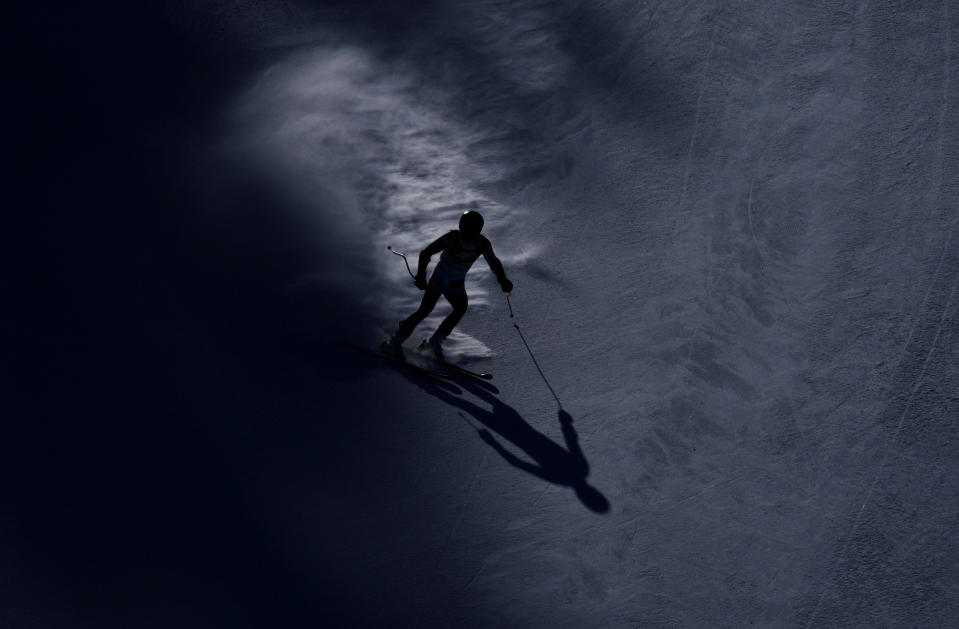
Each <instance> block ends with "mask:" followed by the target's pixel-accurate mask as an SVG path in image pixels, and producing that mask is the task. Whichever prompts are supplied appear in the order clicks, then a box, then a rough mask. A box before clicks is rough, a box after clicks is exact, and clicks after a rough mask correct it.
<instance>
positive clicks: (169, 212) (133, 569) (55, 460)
mask: <svg viewBox="0 0 959 629" xmlns="http://www.w3.org/2000/svg"><path fill="white" fill-rule="evenodd" d="M11 19H12V23H16V24H18V25H21V27H20V30H22V31H23V32H25V33H29V41H26V42H22V44H23V45H22V46H20V45H19V44H20V43H21V42H14V44H13V45H14V46H15V47H16V48H17V49H20V50H23V51H24V55H23V56H22V58H21V59H19V60H18V62H17V63H16V64H14V65H15V66H16V69H15V75H14V76H13V77H12V78H13V84H12V85H11V87H10V90H11V93H12V94H16V95H17V98H16V99H12V100H14V101H15V103H14V104H15V106H16V108H17V111H16V113H15V115H14V116H13V117H12V119H13V120H15V121H16V124H15V125H14V127H15V132H14V136H13V137H12V138H11V139H10V146H9V149H10V150H11V152H13V153H15V154H16V155H17V161H18V167H17V168H18V170H17V171H16V175H15V178H16V180H17V181H16V187H15V189H14V190H13V195H12V196H13V197H14V198H17V199H19V202H18V203H14V204H11V206H10V207H11V212H10V214H11V215H12V216H11V217H12V222H13V226H12V227H11V228H10V229H9V230H4V231H5V235H6V236H7V239H9V240H10V241H12V242H10V243H9V245H8V246H5V247H3V248H2V250H3V255H4V256H5V257H6V258H8V259H9V265H8V266H6V267H5V268H8V269H15V272H11V273H9V274H5V276H6V277H5V278H4V300H5V304H7V305H8V307H6V308H4V313H3V326H2V327H3V329H4V333H3V334H4V340H5V346H4V352H3V357H2V358H0V374H2V375H3V376H4V378H3V381H4V382H3V384H2V385H0V386H2V387H3V389H4V395H3V396H2V403H3V408H2V409H0V416H2V418H3V421H2V422H0V424H2V425H0V474H2V475H3V477H4V478H5V479H7V480H6V481H5V482H4V483H3V484H2V487H0V504H2V505H3V507H2V513H0V555H2V556H3V557H4V561H3V562H2V565H0V584H2V588H0V625H2V626H4V627H10V628H12V629H18V628H19V627H27V626H42V627H45V628H48V629H60V628H63V629H66V628H70V629H86V628H88V627H90V628H92V627H97V628H98V629H114V628H117V629H119V628H121V627H123V628H138V627H156V626H170V627H174V626H175V627H181V628H184V629H193V628H197V629H200V628H203V629H205V628H208V627H237V628H240V629H245V628H253V627H256V628H259V627H306V626H347V625H352V626H363V622H362V620H361V619H362V618H363V613H364V609H365V608H367V607H368V605H369V603H370V601H371V600H375V599H377V598H378V597H377V595H378V593H379V592H377V591H376V590H375V589H372V588H371V589H368V591H363V589H362V588H361V587H354V588H353V589H351V590H347V589H346V588H345V587H344V586H343V572H344V571H346V570H347V569H348V568H349V566H344V565H338V564H336V563H335V562H332V561H327V560H326V556H325V555H323V554H322V553H320V552H319V551H318V552H317V553H316V554H315V555H314V558H313V559H312V560H305V561H301V560H300V559H292V558H291V553H290V548H288V547H286V546H285V545H286V544H287V543H288V540H284V539H282V535H281V534H278V533H277V531H276V528H277V527H276V523H277V522H276V521H277V515H276V510H273V509H271V505H270V501H272V500H278V501H280V502H278V503H277V504H276V505H273V506H276V507H279V508H280V509H278V510H280V511H282V509H284V508H290V507H291V505H292V504H295V502H294V500H295V499H294V498H289V499H287V502H286V503H283V502H282V501H283V498H282V496H284V495H285V494H284V492H287V491H289V492H290V494H289V495H291V496H293V495H295V494H296V493H297V492H296V491H295V490H296V488H295V487H294V488H292V489H291V487H290V486H291V484H292V483H293V482H295V481H297V480H298V479H304V480H303V482H309V483H310V485H309V490H310V491H311V492H312V495H314V496H315V501H314V503H313V504H312V505H310V508H311V509H315V510H317V511H319V512H328V513H336V514H337V516H338V517H336V518H333V517H330V518H325V519H324V520H319V519H318V520H319V521H320V522H321V524H320V525H318V526H316V527H315V528H314V529H312V530H310V531H309V539H310V540H313V541H315V543H316V545H317V547H319V548H321V549H322V548H325V547H326V546H325V545H329V546H333V543H332V542H329V541H328V540H337V541H336V544H337V547H338V548H342V547H347V548H350V549H354V550H356V552H357V554H360V555H362V553H363V552H365V546H364V544H365V540H362V539H355V538H349V537H346V538H345V536H344V534H343V530H344V529H349V524H350V523H351V522H353V521H361V522H367V521H368V520H369V518H366V514H365V513H364V509H365V508H366V507H365V505H364V501H363V497H364V496H365V495H366V494H367V493H377V492H378V491H379V489H378V488H377V487H376V486H375V485H372V483H375V482H376V479H377V478H382V476H383V475H384V473H385V472H384V470H385V469H392V470H396V469H402V468H403V465H404V463H403V460H404V459H403V457H404V455H403V453H402V452H401V449H400V448H399V447H394V444H391V443H390V442H389V440H390V439H393V438H398V437H395V436H394V435H391V434H387V435H386V436H384V437H383V438H382V440H383V441H384V442H386V443H385V444H384V445H382V446H381V447H379V448H377V449H373V448H370V447H369V444H368V442H367V441H366V440H365V439H364V438H363V437H362V436H360V435H358V434H357V425H358V424H359V425H360V427H362V428H364V429H365V428H366V426H365V425H363V421H364V417H363V415H364V413H366V412H367V411H368V405H369V404H370V402H368V401H367V400H362V399H359V400H357V399H350V400H347V401H344V400H343V399H342V398H341V397H338V389H337V387H336V386H335V385H334V384H332V383H331V382H330V378H332V376H333V375H334V374H341V373H343V372H344V371H345V372H349V371H350V370H352V369H364V368H366V367H365V366H364V365H362V364H361V363H362V361H360V360H358V359H352V360H351V359H350V357H349V356H347V355H345V353H339V354H338V353H336V352H335V351H332V350H331V349H330V348H331V347H332V344H331V342H330V338H331V337H334V338H335V335H336V333H337V332H339V331H343V330H350V329H356V328H362V327H363V326H365V325H367V320H366V319H365V318H364V317H363V316H362V315H361V314H359V313H362V308H360V307H357V303H358V302H357V301H356V300H355V297H356V295H357V293H358V292H360V291H362V287H361V286H360V285H359V284H357V283H356V282H354V281H352V278H351V277H349V276H348V274H347V275H345V276H344V274H346V273H347V272H346V271H343V270H344V269H351V270H355V271H357V272H358V273H360V274H361V275H362V273H363V272H364V269H363V268H362V267H359V268H357V267H356V264H355V258H345V259H344V258H342V257H339V256H340V254H342V253H343V249H342V248H337V247H336V245H337V240H338V238H339V233H338V232H335V231H329V232H327V233H325V234H323V233H322V230H320V231H321V234H320V237H317V238H313V237H312V236H314V235H315V234H316V230H312V229H311V230H307V229H303V225H300V224H298V223H297V221H296V220H294V219H291V218H290V217H291V216H295V215H296V214H297V212H296V211H295V208H293V207H291V205H292V204H295V203H296V202H297V201H296V200H295V199H290V198H289V197H287V196H284V195H283V194H281V193H280V192H279V191H278V188H277V186H275V185H274V183H275V182H273V181H272V180H271V179H270V178H269V177H265V176H258V177H252V176H249V174H250V173H249V171H244V170H243V169H242V168H236V169H234V168H232V166H231V168H230V169H229V170H230V172H223V171H220V172H219V173H215V171H216V168H215V167H214V168H210V164H206V165H203V162H202V160H198V159H196V151H195V149H196V147H198V146H205V145H206V143H207V136H210V135H214V127H215V124H214V122H213V121H212V119H214V118H215V117H216V115H218V113H219V112H221V111H222V108H223V104H224V102H225V101H226V100H228V98H229V96H230V95H231V94H232V93H233V92H234V90H235V89H236V88H237V86H238V85H239V84H241V83H242V82H244V81H245V80H248V79H249V76H250V75H251V74H252V73H254V72H255V70H256V69H258V68H260V67H262V66H263V65H264V64H265V63H266V59H265V58H264V57H265V56H267V55H268V54H272V53H268V52H267V53H261V52H257V53H256V54H253V53H251V52H250V51H249V50H245V49H242V47H240V46H239V45H238V44H236V43H235V42H233V41H231V40H230V39H229V38H224V39H221V40H219V41H217V42H216V43H215V45H211V42H209V41H201V40H198V39H196V38H193V37H191V36H190V34H189V33H184V32H181V31H179V30H178V29H177V28H176V27H175V26H173V25H171V24H169V23H167V22H166V21H165V20H163V18H162V15H157V14H156V13H152V12H150V11H148V10H146V9H144V8H142V7H141V8H138V7H134V6H132V5H124V6H119V5H117V6H114V5H112V4H110V3H106V4H102V5H97V6H95V7H94V6H62V7H55V8H45V9H40V8H38V9H37V10H36V11H35V12H31V13H30V14H29V15H24V16H16V19H13V18H11ZM197 165H199V166H200V167H199V168H194V166H197ZM214 174H217V175H218V176H219V177H220V178H221V181H222V183H223V184H224V185H222V186H218V187H216V188H215V191H216V192H217V194H215V195H205V194H203V192H204V191H208V190H209V189H206V188H204V186H205V185H206V184H208V183H210V180H211V178H212V177H213V175H214ZM221 190H223V191H224V194H223V195H220V194H219V191H221ZM288 209H289V210H292V211H289V212H287V211H286V210H288ZM200 216H203V217H207V218H208V219H209V220H207V221H206V222H203V221H199V222H198V221H197V217H200ZM11 236H14V237H11ZM5 240H6V239H5ZM317 268H323V269H333V270H334V271H333V272H332V273H330V276H331V278H332V279H331V280H330V281H321V282H318V283H317V284H316V285H315V286H314V287H313V288H312V290H310V291H305V292H303V293H301V294H300V295H296V296H293V297H290V296H286V295H285V294H283V293H282V291H280V290H278V287H279V286H280V285H282V283H283V282H284V281H285V280H286V279H289V278H290V277H294V276H297V275H298V274H302V273H308V272H310V271H313V270H315V269H317ZM341 271H342V272H341ZM353 326H356V327H353ZM306 331H313V334H315V336H313V337H306V336H305V335H306ZM311 339H312V340H313V341H315V343H316V344H317V346H318V349H317V355H319V356H321V357H322V359H323V360H318V361H316V362H317V363H320V367H321V371H320V373H319V374H317V372H316V371H309V370H306V369H302V368H301V367H302V365H300V362H301V361H300V359H299V357H298V356H296V355H294V354H293V353H292V352H290V351H288V349H287V348H286V347H285V346H284V343H285V342H287V341H296V340H311ZM353 414H356V415H358V416H359V417H358V418H355V417H354V415H353ZM346 418H349V419H351V420H353V421H350V422H347V421H344V419H346ZM353 465H356V466H357V467H359V468H361V469H363V470H367V469H368V470H370V471H369V473H368V474H367V475H364V474H363V473H359V474H357V473H354V472H352V471H350V472H349V473H347V472H344V470H348V469H350V468H351V466H353ZM358 476H359V477H360V478H357V477H358ZM371 479H373V480H371ZM364 483H366V484H365V485H364ZM370 487H372V489H370ZM277 496H279V497H278V498H273V497H277ZM342 496H347V497H348V498H342ZM265 497H266V498H268V500H267V499H265ZM357 514H358V515H357ZM351 518H352V519H351ZM284 525H286V526H294V527H295V526H303V527H304V528H305V525H302V524H301V523H299V522H296V521H294V522H292V523H291V522H289V521H284ZM378 526H380V524H379V523H378V522H375V521H374V522H371V523H369V524H368V526H367V531H366V532H367V533H368V534H369V536H370V537H373V538H375V537H376V535H377V533H378V532H379V530H380V529H378V528H377V527H378ZM383 526H384V527H385V526H386V525H383ZM278 535H279V536H278ZM303 537H304V538H305V537H306V535H304V536H303ZM347 556H348V555H347Z"/></svg>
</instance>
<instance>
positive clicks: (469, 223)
mask: <svg viewBox="0 0 959 629" xmlns="http://www.w3.org/2000/svg"><path fill="white" fill-rule="evenodd" d="M460 231H461V232H462V233H463V234H465V235H466V236H479V234H480V232H481V231H483V215H482V214H480V213H479V212H477V211H475V210H468V211H466V212H463V215H462V216H461V217H460Z"/></svg>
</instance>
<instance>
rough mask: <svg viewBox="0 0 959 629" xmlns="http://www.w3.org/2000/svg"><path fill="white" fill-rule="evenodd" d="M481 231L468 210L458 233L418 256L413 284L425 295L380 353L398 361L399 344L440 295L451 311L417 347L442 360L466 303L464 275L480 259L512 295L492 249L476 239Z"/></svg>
mask: <svg viewBox="0 0 959 629" xmlns="http://www.w3.org/2000/svg"><path fill="white" fill-rule="evenodd" d="M482 230H483V216H482V215H481V214H480V213H479V212H476V211H474V210H469V211H467V212H464V213H463V215H462V216H461V217H460V222H459V230H456V229H453V230H451V231H449V232H447V233H446V234H443V235H442V236H440V237H439V238H437V239H436V240H434V241H433V242H432V243H430V244H429V245H428V246H427V247H426V249H423V251H421V252H420V257H419V263H418V264H417V267H416V277H415V278H414V279H413V283H414V284H415V285H416V287H417V288H418V289H420V290H422V291H426V292H425V294H424V295H423V301H422V302H421V303H420V307H419V309H418V310H417V311H416V312H414V313H413V314H411V315H410V316H408V317H407V318H406V319H404V320H403V321H400V323H399V326H397V328H396V332H394V333H393V335H392V336H391V337H390V339H389V340H388V341H386V342H384V343H383V351H385V352H387V353H389V354H393V355H395V356H399V357H402V356H403V341H405V340H406V339H408V338H409V336H410V335H411V334H412V333H413V330H414V328H416V326H417V325H419V323H420V321H422V320H423V319H425V318H426V317H427V315H429V314H430V313H431V312H432V311H433V308H435V307H436V302H437V300H438V299H439V298H440V295H443V296H444V297H446V300H447V301H448V302H450V305H451V306H453V311H452V312H451V313H450V314H449V315H448V316H447V317H446V318H445V319H444V320H443V322H442V323H440V325H439V327H438V328H437V329H436V331H435V332H433V335H432V336H430V338H429V340H426V341H423V343H422V345H421V346H420V347H424V348H426V349H429V350H431V351H432V353H433V356H434V357H436V358H437V359H438V360H443V359H444V356H443V347H442V346H443V341H444V340H445V339H446V337H447V336H449V334H450V332H452V331H453V328H454V327H456V324H457V323H459V321H460V319H462V318H463V315H464V314H465V313H466V308H467V306H468V303H469V302H468V300H467V298H466V272H467V271H469V270H470V267H471V266H472V265H473V263H474V262H476V259H477V258H479V257H480V256H483V257H484V258H486V263H487V264H489V268H490V269H491V270H492V271H493V274H494V275H496V280H497V281H498V282H499V285H500V287H501V288H502V289H503V292H504V293H509V292H512V290H513V283H512V282H511V281H509V279H507V278H506V271H505V270H504V269H503V263H502V262H500V261H499V258H497V257H496V254H494V253H493V245H492V244H491V243H490V241H489V239H487V238H486V237H485V236H481V235H480V232H481V231H482ZM440 252H442V254H441V255H440V261H439V263H438V264H437V265H436V268H435V269H434V270H433V275H431V276H430V279H429V281H428V282H427V281H426V267H427V266H428V265H429V263H430V259H431V258H432V257H433V255H434V254H437V253H440Z"/></svg>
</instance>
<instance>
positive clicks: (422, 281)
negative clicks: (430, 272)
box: [413, 275, 426, 290]
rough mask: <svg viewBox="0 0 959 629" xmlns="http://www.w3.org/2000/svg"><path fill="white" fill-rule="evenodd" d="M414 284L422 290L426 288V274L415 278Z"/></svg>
mask: <svg viewBox="0 0 959 629" xmlns="http://www.w3.org/2000/svg"><path fill="white" fill-rule="evenodd" d="M413 285H414V286H416V288H418V289H420V290H426V276H425V275H417V276H416V277H414V278H413Z"/></svg>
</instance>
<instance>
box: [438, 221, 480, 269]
mask: <svg viewBox="0 0 959 629" xmlns="http://www.w3.org/2000/svg"><path fill="white" fill-rule="evenodd" d="M442 241H443V244H444V247H443V253H442V254H441V255H440V261H439V264H437V265H436V271H435V272H436V273H441V274H442V275H443V276H444V277H445V278H448V279H462V278H465V277H466V272H467V271H469V270H470V267H471V266H473V263H474V262H476V260H477V259H478V258H479V257H480V256H482V255H486V254H488V253H489V252H490V250H491V249H492V245H491V244H490V241H489V240H487V239H486V237H485V236H482V235H481V236H479V237H478V238H477V239H476V240H475V241H473V242H469V241H467V240H465V239H464V238H463V237H462V235H461V234H460V233H459V231H457V230H455V229H454V230H452V231H450V232H449V233H447V234H445V235H444V236H443V237H442Z"/></svg>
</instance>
